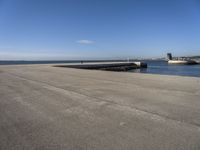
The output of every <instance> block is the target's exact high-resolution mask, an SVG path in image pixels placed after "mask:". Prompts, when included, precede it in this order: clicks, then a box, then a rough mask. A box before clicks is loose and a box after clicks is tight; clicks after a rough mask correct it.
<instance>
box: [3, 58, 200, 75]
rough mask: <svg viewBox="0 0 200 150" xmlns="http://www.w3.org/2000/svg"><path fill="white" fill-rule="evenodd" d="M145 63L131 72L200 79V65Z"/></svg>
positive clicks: (35, 62) (15, 62) (26, 62)
mask: <svg viewBox="0 0 200 150" xmlns="http://www.w3.org/2000/svg"><path fill="white" fill-rule="evenodd" d="M104 61H105V60H104ZM104 61H102V62H104ZM76 62H81V61H80V60H72V61H71V60H69V61H0V65H20V64H55V63H76ZM84 62H95V60H92V61H84ZM99 62H100V61H99ZM145 62H147V64H148V67H147V68H141V69H134V70H130V71H129V72H133V73H135V72H137V73H150V74H163V75H179V76H191V77H200V65H168V63H167V62H166V61H163V60H148V61H145Z"/></svg>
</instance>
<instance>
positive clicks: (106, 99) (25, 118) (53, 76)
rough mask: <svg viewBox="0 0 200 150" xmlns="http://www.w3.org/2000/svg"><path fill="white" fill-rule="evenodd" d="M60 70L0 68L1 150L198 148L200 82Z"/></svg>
mask: <svg viewBox="0 0 200 150" xmlns="http://www.w3.org/2000/svg"><path fill="white" fill-rule="evenodd" d="M55 65H58V64H44V65H8V66H6V65H2V66H0V149H2V150H11V149H13V150H14V149H19V150H22V149H24V150H25V149H26V150H39V149H42V150H50V149H51V150H133V149H134V150H175V149H176V150H183V149H188V150H197V149H199V148H200V142H199V141H200V99H199V97H200V78H195V77H180V76H167V75H151V74H140V73H130V72H112V71H102V70H86V69H75V68H69V67H54V66H55ZM63 65H68V64H63Z"/></svg>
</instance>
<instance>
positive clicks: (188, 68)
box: [130, 60, 200, 77]
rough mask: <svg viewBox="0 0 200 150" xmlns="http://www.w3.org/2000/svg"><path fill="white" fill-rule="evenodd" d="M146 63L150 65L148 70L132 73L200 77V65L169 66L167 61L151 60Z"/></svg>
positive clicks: (143, 69)
mask: <svg viewBox="0 0 200 150" xmlns="http://www.w3.org/2000/svg"><path fill="white" fill-rule="evenodd" d="M145 62H147V64H148V67H147V68H141V69H134V70H130V72H137V73H150V74H163V75H178V76H191V77H200V64H198V65H169V64H168V62H167V61H163V60H149V61H145Z"/></svg>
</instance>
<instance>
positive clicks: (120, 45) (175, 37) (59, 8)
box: [0, 0, 200, 60]
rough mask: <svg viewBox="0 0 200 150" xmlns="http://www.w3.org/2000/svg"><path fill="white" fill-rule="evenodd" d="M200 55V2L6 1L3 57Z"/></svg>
mask: <svg viewBox="0 0 200 150" xmlns="http://www.w3.org/2000/svg"><path fill="white" fill-rule="evenodd" d="M167 52H172V53H173V54H174V55H178V56H183V55H200V0H0V59H1V60H2V59H24V60H29V59H30V60H31V59H54V60H55V59H57V60H59V59H97V58H99V59H101V58H102V59H103V58H104V59H107V58H109V59H110V58H111V59H112V58H113V59H116V58H127V57H130V58H138V57H139V58H141V57H164V56H165V54H166V53H167Z"/></svg>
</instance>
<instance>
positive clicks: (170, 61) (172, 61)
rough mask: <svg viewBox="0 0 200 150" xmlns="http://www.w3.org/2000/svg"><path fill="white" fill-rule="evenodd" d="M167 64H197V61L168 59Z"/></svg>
mask: <svg viewBox="0 0 200 150" xmlns="http://www.w3.org/2000/svg"><path fill="white" fill-rule="evenodd" d="M168 64H174V65H194V64H197V62H195V61H193V60H168Z"/></svg>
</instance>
